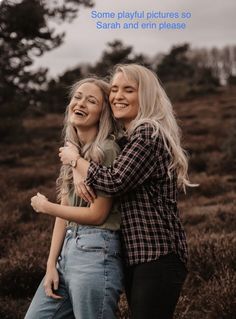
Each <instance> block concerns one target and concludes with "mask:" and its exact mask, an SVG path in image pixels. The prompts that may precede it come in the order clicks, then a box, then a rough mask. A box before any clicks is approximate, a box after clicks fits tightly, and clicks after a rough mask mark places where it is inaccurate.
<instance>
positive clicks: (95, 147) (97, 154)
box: [56, 77, 115, 201]
mask: <svg viewBox="0 0 236 319" xmlns="http://www.w3.org/2000/svg"><path fill="white" fill-rule="evenodd" d="M85 83H93V84H95V85H96V86H97V87H98V88H99V89H100V90H101V92H102V96H103V103H102V111H101V115H100V120H99V123H98V134H97V136H96V138H95V139H94V141H92V142H91V143H87V144H85V145H83V143H82V141H81V140H80V139H79V136H78V134H77V129H76V127H75V126H74V125H73V124H72V123H70V121H69V106H70V103H69V104H68V105H67V107H66V111H65V118H64V127H63V130H62V137H63V140H64V144H65V143H66V142H71V143H72V144H73V145H75V146H76V147H78V149H80V153H81V154H82V156H83V157H84V158H85V159H87V160H92V161H94V162H97V163H101V162H102V161H103V159H104V152H103V150H102V144H103V142H104V141H105V140H106V139H107V138H108V137H109V135H112V134H113V133H115V123H114V119H113V117H112V112H111V108H110V105H109V91H110V85H109V84H108V83H107V82H105V81H103V80H101V79H98V78H95V77H90V78H86V79H83V80H81V81H78V82H76V83H75V84H73V85H72V87H71V90H70V93H69V97H70V100H71V99H72V98H73V96H74V94H75V92H76V91H77V89H78V88H79V87H80V86H81V85H82V84H85ZM56 183H57V193H58V198H57V199H58V201H60V200H61V199H62V197H63V196H64V195H66V194H68V193H69V191H70V190H71V189H72V187H73V175H72V168H71V166H69V165H62V166H61V170H60V174H59V177H58V179H57V182H56Z"/></svg>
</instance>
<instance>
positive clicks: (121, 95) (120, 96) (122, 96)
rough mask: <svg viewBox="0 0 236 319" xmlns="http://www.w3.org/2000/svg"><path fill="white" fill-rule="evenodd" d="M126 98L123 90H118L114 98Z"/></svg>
mask: <svg viewBox="0 0 236 319" xmlns="http://www.w3.org/2000/svg"><path fill="white" fill-rule="evenodd" d="M123 98H124V95H123V92H122V90H117V92H115V93H114V99H115V100H122V99H123Z"/></svg>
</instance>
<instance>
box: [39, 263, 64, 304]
mask: <svg viewBox="0 0 236 319" xmlns="http://www.w3.org/2000/svg"><path fill="white" fill-rule="evenodd" d="M58 285H59V275H58V271H57V269H56V267H55V266H51V267H47V271H46V275H45V278H44V283H43V287H44V290H45V294H46V295H47V296H48V297H51V298H54V299H61V298H62V296H59V295H57V294H56V293H54V290H57V289H58Z"/></svg>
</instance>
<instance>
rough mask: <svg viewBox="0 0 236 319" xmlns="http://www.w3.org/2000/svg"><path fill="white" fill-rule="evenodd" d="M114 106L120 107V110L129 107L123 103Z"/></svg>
mask: <svg viewBox="0 0 236 319" xmlns="http://www.w3.org/2000/svg"><path fill="white" fill-rule="evenodd" d="M114 105H115V107H118V108H120V109H124V108H126V107H127V105H126V104H123V103H115V104H114Z"/></svg>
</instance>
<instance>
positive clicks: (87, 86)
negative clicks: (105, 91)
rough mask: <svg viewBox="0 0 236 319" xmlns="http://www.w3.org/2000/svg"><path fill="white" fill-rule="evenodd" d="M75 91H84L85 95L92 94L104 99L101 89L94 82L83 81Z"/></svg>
mask: <svg viewBox="0 0 236 319" xmlns="http://www.w3.org/2000/svg"><path fill="white" fill-rule="evenodd" d="M75 93H82V94H85V95H92V96H94V97H96V98H97V99H98V100H102V99H103V95H102V91H101V89H100V88H99V87H98V86H97V85H96V84H94V83H89V82H88V83H83V84H81V85H80V86H79V87H78V88H77V89H76V91H75Z"/></svg>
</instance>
